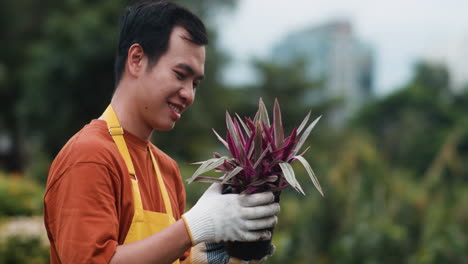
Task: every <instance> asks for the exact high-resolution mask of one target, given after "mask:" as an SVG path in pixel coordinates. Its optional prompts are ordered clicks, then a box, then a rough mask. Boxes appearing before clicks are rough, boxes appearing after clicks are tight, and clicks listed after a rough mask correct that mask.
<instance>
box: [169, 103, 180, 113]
mask: <svg viewBox="0 0 468 264" xmlns="http://www.w3.org/2000/svg"><path fill="white" fill-rule="evenodd" d="M169 108H171V109H172V110H174V112H176V113H177V114H181V113H182V110H183V109H182V107H180V106H178V105H175V104H171V103H169Z"/></svg>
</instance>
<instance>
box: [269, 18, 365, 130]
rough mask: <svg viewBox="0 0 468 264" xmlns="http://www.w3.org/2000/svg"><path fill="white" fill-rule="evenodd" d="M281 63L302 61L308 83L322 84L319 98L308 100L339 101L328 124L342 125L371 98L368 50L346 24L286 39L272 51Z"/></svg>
mask: <svg viewBox="0 0 468 264" xmlns="http://www.w3.org/2000/svg"><path fill="white" fill-rule="evenodd" d="M272 56H273V57H274V58H275V60H278V61H279V62H280V63H286V64H287V63H288V62H291V61H295V60H298V59H305V60H306V63H307V69H306V71H307V74H308V76H310V78H311V80H314V81H323V84H324V89H323V92H321V93H322V94H314V95H311V96H313V97H314V98H310V100H317V98H319V99H324V98H336V99H341V100H342V101H341V102H342V104H341V107H339V108H338V109H336V110H335V111H334V112H333V113H332V114H331V116H329V118H330V119H329V120H330V121H331V122H332V123H333V124H335V125H340V124H343V123H344V122H345V121H346V120H347V118H348V117H349V116H350V115H352V114H353V113H354V112H355V111H356V110H357V109H358V108H359V107H360V106H361V105H362V104H363V103H364V102H366V101H367V100H368V99H370V98H371V97H372V95H373V79H374V63H373V53H372V51H371V49H370V47H369V46H367V45H365V44H364V43H362V42H361V41H360V40H359V39H358V38H357V37H356V35H355V34H354V32H353V28H352V25H351V24H350V23H349V22H348V21H334V22H330V23H327V24H324V25H320V26H316V27H312V28H309V29H306V30H302V31H298V32H293V33H291V34H290V35H288V36H286V37H285V38H284V39H283V40H282V41H280V42H279V44H278V45H276V46H275V47H274V49H273V54H272Z"/></svg>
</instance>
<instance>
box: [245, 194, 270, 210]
mask: <svg viewBox="0 0 468 264" xmlns="http://www.w3.org/2000/svg"><path fill="white" fill-rule="evenodd" d="M274 200H275V196H274V195H273V193H272V192H263V193H255V194H245V195H240V196H239V201H240V204H241V205H242V206H244V207H252V206H258V205H264V204H271V203H272V202H273V201H274Z"/></svg>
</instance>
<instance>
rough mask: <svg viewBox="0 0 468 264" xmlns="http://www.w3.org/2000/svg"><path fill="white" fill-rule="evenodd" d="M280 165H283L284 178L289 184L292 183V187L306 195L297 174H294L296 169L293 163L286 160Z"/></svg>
mask: <svg viewBox="0 0 468 264" xmlns="http://www.w3.org/2000/svg"><path fill="white" fill-rule="evenodd" d="M279 166H280V167H281V170H282V171H283V175H284V178H285V179H286V181H287V182H288V183H289V185H291V187H293V188H294V189H296V190H297V191H298V192H300V193H302V194H303V195H305V193H304V191H303V190H302V188H301V185H300V184H299V182H298V181H297V180H296V176H295V175H294V170H293V168H292V166H291V164H289V163H286V162H281V163H280V164H279Z"/></svg>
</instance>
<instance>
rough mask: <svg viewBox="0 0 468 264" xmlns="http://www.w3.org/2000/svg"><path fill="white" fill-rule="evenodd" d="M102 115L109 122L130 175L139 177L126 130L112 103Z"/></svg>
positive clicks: (112, 134) (111, 132) (108, 124)
mask: <svg viewBox="0 0 468 264" xmlns="http://www.w3.org/2000/svg"><path fill="white" fill-rule="evenodd" d="M102 116H103V117H104V120H106V122H107V128H108V130H109V134H110V135H111V136H112V139H113V140H114V142H115V144H116V145H117V148H118V149H119V152H120V155H122V157H123V159H124V161H125V165H127V168H128V173H130V175H133V176H135V179H137V178H136V174H135V168H134V167H133V162H132V158H131V157H130V153H129V152H128V148H127V144H126V143H125V139H124V137H123V134H124V130H123V128H122V127H121V126H120V122H119V119H118V118H117V115H116V114H115V111H114V109H113V108H112V105H109V106H108V107H107V109H106V111H104V114H102ZM137 181H138V179H137Z"/></svg>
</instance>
